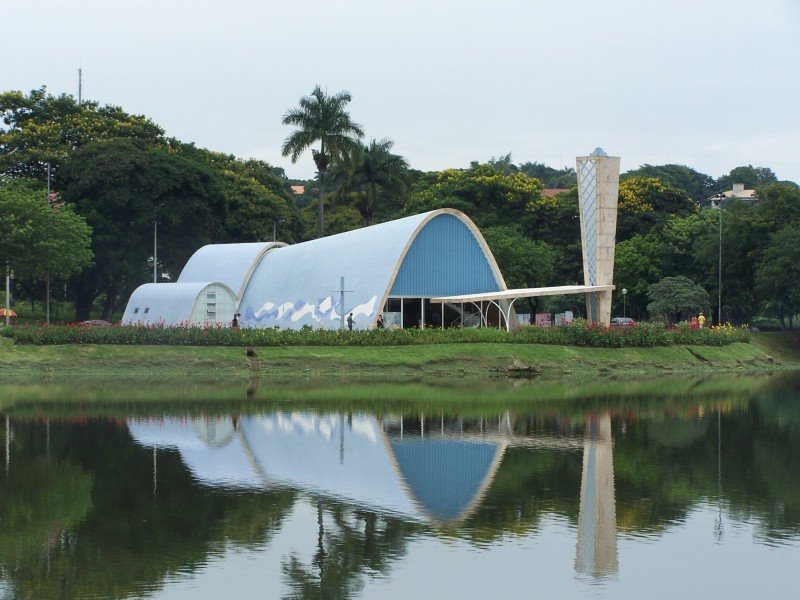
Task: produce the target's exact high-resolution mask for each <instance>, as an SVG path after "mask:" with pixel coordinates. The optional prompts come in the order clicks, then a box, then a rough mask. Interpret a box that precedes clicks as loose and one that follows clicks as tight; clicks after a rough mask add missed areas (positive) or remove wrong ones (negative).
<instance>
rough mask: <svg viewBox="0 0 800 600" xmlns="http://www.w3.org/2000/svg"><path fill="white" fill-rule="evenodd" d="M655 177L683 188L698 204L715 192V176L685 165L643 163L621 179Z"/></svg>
mask: <svg viewBox="0 0 800 600" xmlns="http://www.w3.org/2000/svg"><path fill="white" fill-rule="evenodd" d="M632 177H638V178H655V179H658V180H659V181H661V183H663V184H664V185H666V186H668V187H671V188H674V189H678V190H681V191H682V192H684V193H685V194H686V195H687V196H689V197H690V198H691V199H692V200H693V201H694V202H695V203H696V204H699V203H701V202H703V201H705V200H707V199H708V198H709V197H711V195H713V193H714V178H713V177H711V176H710V175H706V174H705V173H700V172H698V171H695V170H694V169H692V168H690V167H687V166H685V165H647V164H645V165H642V166H641V167H639V168H638V169H634V170H632V171H628V172H626V173H623V174H622V175H621V176H620V179H621V180H623V181H624V180H625V179H630V178H632Z"/></svg>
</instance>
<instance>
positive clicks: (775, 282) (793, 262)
mask: <svg viewBox="0 0 800 600" xmlns="http://www.w3.org/2000/svg"><path fill="white" fill-rule="evenodd" d="M755 279H756V288H757V291H758V293H759V294H760V295H761V298H762V300H763V302H764V306H765V308H766V310H767V312H768V313H769V314H771V315H774V316H776V317H778V318H779V319H780V320H781V325H783V327H784V329H785V328H786V323H785V319H787V318H788V319H789V323H790V326H791V325H793V323H792V321H793V318H794V315H796V314H797V313H798V312H800V222H797V223H793V224H790V225H787V226H786V227H784V228H783V229H781V230H780V231H778V232H777V233H775V234H774V235H773V236H772V237H771V238H770V241H769V244H768V245H767V247H766V248H765V249H764V252H763V253H762V254H761V260H760V261H759V263H758V265H757V266H756V277H755Z"/></svg>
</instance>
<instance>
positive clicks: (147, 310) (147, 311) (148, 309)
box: [144, 306, 150, 314]
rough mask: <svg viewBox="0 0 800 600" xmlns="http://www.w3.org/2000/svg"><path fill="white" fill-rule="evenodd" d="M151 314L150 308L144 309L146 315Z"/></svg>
mask: <svg viewBox="0 0 800 600" xmlns="http://www.w3.org/2000/svg"><path fill="white" fill-rule="evenodd" d="M149 312H150V307H149V306H148V307H147V308H145V309H144V314H147V313H149Z"/></svg>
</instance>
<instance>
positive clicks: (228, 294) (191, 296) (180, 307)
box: [122, 282, 236, 326]
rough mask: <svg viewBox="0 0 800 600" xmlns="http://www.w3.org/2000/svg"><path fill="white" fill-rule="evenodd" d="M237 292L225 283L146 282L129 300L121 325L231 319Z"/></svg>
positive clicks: (195, 323)
mask: <svg viewBox="0 0 800 600" xmlns="http://www.w3.org/2000/svg"><path fill="white" fill-rule="evenodd" d="M235 311H236V295H235V294H234V293H233V290H231V288H229V287H228V286H227V285H225V284H224V283H219V282H191V283H146V284H144V285H141V286H139V287H138V288H136V291H134V292H133V294H132V295H131V299H130V300H128V306H127V307H126V308H125V314H124V315H123V316H122V324H123V325H165V326H168V325H189V326H210V325H215V324H217V323H230V321H231V320H233V314H234V312H235Z"/></svg>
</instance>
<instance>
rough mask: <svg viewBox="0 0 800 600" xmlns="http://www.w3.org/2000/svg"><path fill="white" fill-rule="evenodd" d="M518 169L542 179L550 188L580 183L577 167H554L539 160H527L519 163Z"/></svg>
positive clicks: (567, 186) (568, 186) (572, 185)
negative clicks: (576, 171)
mask: <svg viewBox="0 0 800 600" xmlns="http://www.w3.org/2000/svg"><path fill="white" fill-rule="evenodd" d="M518 170H519V171H520V172H521V173H525V174H526V175H527V176H528V177H533V178H534V179H538V180H539V181H541V182H542V183H543V184H544V186H545V187H548V188H565V189H566V188H571V187H575V186H576V185H577V183H578V176H577V174H576V173H575V169H573V168H571V167H564V168H563V169H554V168H553V167H548V166H547V165H545V164H543V163H539V162H533V163H532V162H526V163H522V164H520V165H519V168H518Z"/></svg>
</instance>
